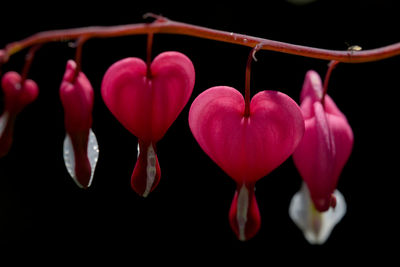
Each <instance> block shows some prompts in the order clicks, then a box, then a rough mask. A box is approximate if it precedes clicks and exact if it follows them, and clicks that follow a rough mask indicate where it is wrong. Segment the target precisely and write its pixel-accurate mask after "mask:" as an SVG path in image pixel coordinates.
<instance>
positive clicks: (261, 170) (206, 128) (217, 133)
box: [189, 86, 304, 240]
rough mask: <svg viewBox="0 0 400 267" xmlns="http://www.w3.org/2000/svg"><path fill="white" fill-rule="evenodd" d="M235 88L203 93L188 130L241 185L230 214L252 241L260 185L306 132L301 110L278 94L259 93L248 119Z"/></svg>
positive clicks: (237, 229)
mask: <svg viewBox="0 0 400 267" xmlns="http://www.w3.org/2000/svg"><path fill="white" fill-rule="evenodd" d="M244 110H245V101H244V99H243V96H242V95H241V94H240V93H239V91H237V90H236V89H234V88H232V87H228V86H217V87H213V88H210V89H208V90H206V91H204V92H203V93H201V94H200V95H199V96H198V97H197V98H196V99H195V100H194V102H193V104H192V106H191V108H190V111H189V126H190V129H191V131H192V133H193V135H194V137H195V139H196V140H197V142H198V143H199V145H200V147H201V148H202V149H203V150H204V151H205V153H206V154H207V155H208V156H209V157H210V158H211V159H212V160H213V161H214V162H215V163H216V164H217V165H218V166H220V167H221V168H222V169H223V170H224V171H225V172H226V173H227V174H228V175H229V176H230V177H231V178H232V179H233V180H234V181H235V182H236V184H237V190H236V192H235V196H234V198H233V201H232V205H231V208H230V212H229V221H230V224H231V227H232V229H233V231H234V232H235V234H236V235H237V237H238V238H239V239H240V240H248V239H250V238H251V237H253V236H254V235H255V234H256V233H257V231H258V229H259V227H260V224H261V220H260V213H259V210H258V206H257V201H256V198H255V192H254V186H255V183H256V182H257V181H258V180H259V179H261V178H262V177H264V176H266V175H267V174H269V173H270V172H271V171H272V170H274V169H275V168H276V167H278V166H279V165H280V164H282V163H283V162H284V161H285V160H286V159H287V158H288V157H289V156H290V155H291V154H292V153H293V151H294V149H295V148H296V146H297V144H298V143H299V142H300V140H301V138H302V136H303V132H304V121H303V117H302V115H301V111H300V108H299V106H298V105H297V104H296V103H295V101H293V100H292V99H291V98H290V97H289V96H287V95H285V94H283V93H280V92H276V91H262V92H259V93H257V94H256V95H255V96H254V97H253V98H252V100H251V103H250V115H249V116H245V115H244Z"/></svg>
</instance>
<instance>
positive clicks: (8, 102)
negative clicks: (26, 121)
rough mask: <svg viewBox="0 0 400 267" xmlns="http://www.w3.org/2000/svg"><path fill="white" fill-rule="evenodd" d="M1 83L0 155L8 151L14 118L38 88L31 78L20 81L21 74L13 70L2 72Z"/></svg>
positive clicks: (36, 93) (34, 96)
mask: <svg viewBox="0 0 400 267" xmlns="http://www.w3.org/2000/svg"><path fill="white" fill-rule="evenodd" d="M1 85H2V88H3V92H4V111H3V113H2V115H1V116H0V157H2V156H4V155H6V154H7V152H8V151H9V149H10V147H11V144H12V138H13V131H14V123H15V119H16V117H17V115H18V113H20V112H21V111H22V110H23V109H24V107H25V106H26V105H28V104H29V103H31V102H33V101H34V100H35V99H36V98H37V96H38V94H39V88H38V86H37V84H36V82H34V81H33V80H30V79H27V80H25V81H23V82H22V81H21V75H20V74H18V73H17V72H14V71H9V72H7V73H5V74H4V76H3V78H2V80H1Z"/></svg>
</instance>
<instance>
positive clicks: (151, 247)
mask: <svg viewBox="0 0 400 267" xmlns="http://www.w3.org/2000/svg"><path fill="white" fill-rule="evenodd" d="M395 2H396V1H392V2H390V1H323V0H319V1H316V2H314V3H312V4H309V5H305V6H297V5H292V4H289V3H287V2H285V1H264V2H262V3H256V2H250V1H237V2H235V3H234V2H232V1H231V2H229V3H217V2H216V1H215V3H213V4H209V3H206V2H189V1H186V2H184V3H182V4H172V3H170V2H168V3H167V1H163V2H162V3H156V2H147V3H145V2H144V1H137V2H135V3H133V2H132V3H130V4H127V3H128V2H125V3H119V2H118V1H105V2H104V3H99V1H97V2H96V3H93V4H91V5H88V6H83V4H82V2H73V1H65V2H56V1H54V2H53V3H50V4H42V3H40V2H37V1H35V2H34V3H33V2H32V3H30V4H21V3H15V4H12V3H2V4H1V6H0V10H1V15H0V47H3V46H4V45H6V44H7V43H10V42H12V41H16V40H20V39H23V38H25V37H27V36H29V35H31V34H34V33H36V32H39V31H44V30H51V29H63V28H71V27H81V26H93V25H117V24H128V23H139V22H143V21H145V20H143V19H142V15H143V14H144V13H146V12H153V13H156V14H162V15H164V16H166V17H168V18H170V19H173V20H177V21H182V22H187V23H192V24H197V25H200V26H206V27H210V28H215V29H220V30H225V31H232V32H237V33H245V34H249V35H254V36H259V37H264V38H269V39H274V40H278V41H284V42H291V43H295V44H301V45H308V46H314V47H320V48H326V49H335V50H346V49H347V47H348V46H350V45H360V46H361V47H363V49H372V48H376V47H380V46H384V45H388V44H392V43H395V42H399V41H400V34H399V26H400V23H399V18H398V14H397V13H398V9H397V8H396V6H395V5H394V3H395ZM168 50H176V51H180V52H183V53H185V54H186V55H187V56H188V57H189V58H191V59H192V61H193V64H194V66H195V69H196V84H195V88H194V91H193V94H192V97H191V99H190V100H189V103H188V104H187V106H186V107H185V109H184V110H183V112H182V113H181V115H180V116H179V117H178V119H177V120H176V121H175V122H174V124H173V125H172V126H171V128H170V129H169V131H168V132H167V134H166V135H165V137H164V138H163V139H162V140H161V141H160V142H159V143H158V145H157V149H158V157H159V161H160V165H161V169H162V177H161V181H160V184H159V185H158V187H157V188H156V190H155V191H153V192H152V193H151V194H150V195H149V197H148V198H146V199H143V198H141V197H139V196H138V195H137V194H136V193H135V192H134V191H132V189H131V188H130V176H131V172H132V170H133V167H134V164H135V161H136V144H137V143H136V142H137V139H136V137H134V136H133V135H131V134H130V133H129V132H128V131H127V130H126V129H124V128H123V127H122V126H121V125H120V123H119V122H118V121H117V120H116V119H115V118H114V117H113V116H112V115H111V113H110V112H109V111H108V110H107V108H106V106H105V105H104V103H103V101H102V99H101V96H100V84H101V79H102V76H103V74H104V72H105V71H106V70H107V68H108V67H109V66H110V65H111V64H112V63H114V62H115V61H117V60H119V59H122V58H124V57H128V56H135V57H141V58H143V59H144V58H145V54H146V36H130V37H119V38H112V39H107V40H98V39H93V40H90V41H88V42H87V43H86V44H85V46H84V51H83V61H82V68H83V71H84V72H85V73H86V75H87V76H88V78H89V79H90V80H91V82H92V85H93V88H94V90H95V106H94V113H93V116H94V122H93V130H94V132H95V134H96V135H97V138H98V143H99V146H100V158H99V161H98V164H97V168H96V173H95V177H94V181H93V183H92V186H91V187H90V188H89V189H88V190H82V189H80V188H78V187H77V186H76V185H75V183H74V182H73V180H72V179H71V178H70V177H69V175H68V173H67V171H66V169H65V167H64V162H63V157H62V144H63V139H64V134H65V133H64V127H63V111H62V107H61V103H60V101H59V97H58V89H59V85H60V82H61V78H62V75H63V73H64V68H65V64H66V61H67V60H68V59H70V58H73V56H74V52H75V51H74V49H73V48H69V47H68V44H67V43H52V44H47V45H45V46H43V47H42V49H40V50H39V51H38V52H37V54H36V57H35V60H34V62H33V64H32V69H31V71H30V73H29V77H30V78H32V79H34V80H35V81H36V82H37V83H38V85H39V87H40V95H39V98H38V99H37V101H36V102H34V103H33V104H31V105H30V106H29V107H27V108H26V109H25V110H24V111H23V113H21V114H20V116H19V117H18V120H17V124H16V128H15V141H14V144H13V147H12V149H11V151H10V153H9V154H8V155H7V156H6V157H5V158H2V159H0V245H1V246H2V247H4V248H5V249H2V250H0V254H1V253H3V254H4V255H2V256H5V255H8V256H11V255H13V254H10V251H11V252H18V253H19V255H18V256H16V257H14V258H13V259H14V260H21V259H26V258H27V259H29V260H46V259H49V256H59V258H58V259H59V260H60V261H61V260H65V259H75V257H76V256H85V257H86V258H87V259H89V260H90V261H93V262H94V261H96V260H99V259H100V260H102V259H104V258H112V259H114V260H117V259H129V260H130V262H131V263H132V264H133V263H136V261H137V260H139V259H143V260H145V261H146V262H148V263H151V262H152V261H154V260H155V259H157V258H159V259H162V260H163V261H164V263H165V262H167V261H171V262H179V261H182V262H186V264H187V265H189V266H191V265H193V264H195V263H198V262H199V261H206V262H207V261H209V260H210V261H214V262H215V261H216V259H221V260H223V261H221V262H224V261H225V260H228V259H231V260H232V259H233V260H234V261H239V260H245V261H246V262H248V261H249V260H250V261H251V260H258V259H260V260H261V261H262V263H263V264H266V265H267V264H270V263H271V262H274V261H275V260H279V262H280V263H285V262H288V261H295V262H297V263H299V262H302V263H313V262H318V263H321V264H324V263H327V262H333V261H339V262H345V261H347V260H348V259H349V256H350V258H352V259H355V260H356V261H358V262H362V261H365V260H368V261H369V260H371V259H378V260H380V261H381V260H386V259H391V258H392V257H394V256H395V255H396V254H394V252H393V251H392V250H391V249H393V250H394V251H395V250H396V248H397V249H398V239H399V237H400V233H399V226H398V224H399V219H398V216H397V213H398V210H399V208H398V203H399V197H398V196H397V194H398V184H399V183H398V181H397V180H398V179H399V175H398V168H397V167H398V158H399V157H398V149H399V141H398V136H399V135H398V129H397V128H398V127H397V124H398V114H399V111H398V106H399V105H398V100H397V92H398V90H400V80H399V79H398V77H399V69H400V58H399V57H394V58H391V59H387V60H383V61H379V62H373V63H363V64H339V66H338V67H337V68H336V69H335V71H334V72H333V75H332V80H331V82H330V87H329V88H330V89H329V94H330V95H331V96H332V97H333V99H334V100H335V101H336V104H337V105H338V106H339V107H340V109H341V110H342V111H343V112H344V113H345V114H346V116H347V118H348V120H349V123H350V125H351V126H352V128H353V131H354V136H355V143H354V150H353V153H352V155H351V157H350V160H349V162H348V164H347V165H346V167H345V168H344V170H343V173H342V176H341V179H340V181H339V185H338V189H339V190H340V191H341V192H342V193H343V195H344V197H345V198H346V201H347V205H348V211H347V214H346V216H345V217H344V218H343V220H342V222H341V223H340V224H339V225H337V227H336V228H335V229H334V231H333V232H332V235H331V237H330V238H329V239H328V241H327V242H326V244H324V245H323V246H312V245H309V244H308V243H307V241H306V240H305V239H304V238H303V236H302V233H301V232H300V230H299V229H298V228H297V227H296V226H295V225H294V223H293V222H292V221H291V220H290V218H289V216H288V206H289V202H290V200H291V198H292V196H293V195H294V194H295V192H297V190H298V189H299V188H300V184H301V178H300V177H299V175H298V173H297V171H296V169H295V168H294V165H293V162H292V160H291V159H289V160H287V161H286V162H285V163H284V164H282V165H281V166H280V167H279V168H277V169H276V170H275V171H273V172H272V173H271V174H270V175H268V176H267V177H264V178H263V179H261V180H260V181H259V182H258V183H257V185H256V189H257V190H256V197H257V200H258V204H259V208H260V212H261V217H262V226H261V229H260V231H259V233H258V234H257V236H256V237H254V238H253V239H251V240H249V241H247V242H240V241H238V240H237V239H236V237H235V236H234V234H233V232H232V231H231V229H230V227H229V223H228V216H227V215H228V210H229V207H230V203H231V200H232V197H233V194H234V190H235V184H234V182H233V180H231V179H230V178H229V177H228V176H227V175H226V174H225V173H224V172H223V171H222V170H221V169H219V167H218V166H216V165H215V164H214V163H213V162H212V161H211V160H210V159H209V158H208V157H207V156H206V155H205V154H204V152H203V151H202V150H201V149H200V147H199V146H198V145H197V143H196V142H195V140H194V138H193V137H192V134H191V132H190V130H189V127H188V123H187V117H188V111H189V107H190V104H191V102H192V101H193V100H194V99H195V97H196V96H197V95H198V94H199V93H201V92H202V91H204V90H205V89H207V88H209V87H212V86H216V85H228V86H233V87H235V88H237V89H238V90H239V91H241V92H243V85H244V76H245V75H244V73H245V63H246V60H247V56H248V53H249V51H250V49H249V48H248V47H242V46H238V45H233V44H227V43H220V42H216V41H211V40H203V39H199V38H194V37H188V36H177V35H156V36H155V37H154V45H153V56H155V55H157V54H159V53H161V52H163V51H168ZM23 58H24V51H23V52H21V53H19V54H17V55H15V56H13V57H12V58H11V60H10V62H9V63H7V64H6V65H5V66H3V72H5V71H7V70H17V71H19V70H21V68H22V66H23ZM257 58H258V62H256V63H253V72H252V84H251V86H252V94H255V93H256V92H258V91H260V90H267V89H268V90H279V91H282V92H284V93H286V94H288V95H290V96H291V97H292V98H293V99H295V100H296V101H298V100H299V94H300V90H301V87H302V83H303V79H304V75H305V73H306V71H307V70H309V69H314V70H316V71H318V72H319V73H320V74H321V75H322V77H323V76H324V75H325V71H326V69H327V63H328V62H327V61H323V60H317V59H308V58H303V57H299V56H293V55H285V54H280V53H276V52H268V51H261V52H258V54H257ZM27 252H33V253H32V255H30V256H27V255H28V254H26V253H27ZM216 255H217V256H220V257H218V258H213V256H216ZM32 256H33V257H32ZM184 256H190V259H189V261H186V260H185V261H184ZM319 256H322V257H324V259H323V261H321V259H318V260H317V258H318V257H319ZM57 262H58V261H55V263H57Z"/></svg>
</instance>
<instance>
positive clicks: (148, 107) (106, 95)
mask: <svg viewBox="0 0 400 267" xmlns="http://www.w3.org/2000/svg"><path fill="white" fill-rule="evenodd" d="M146 72H147V67H146V64H145V63H144V62H143V60H141V59H139V58H126V59H123V60H120V61H118V62H116V63H114V64H113V65H112V66H111V67H110V68H109V69H108V70H107V72H106V74H105V75H104V78H103V82H102V90H101V92H102V96H103V99H104V102H105V103H106V105H107V107H108V108H109V109H110V111H111V112H112V113H113V114H114V116H115V117H116V118H117V119H118V120H119V121H120V122H121V123H122V125H124V126H125V128H127V129H128V130H129V131H130V132H131V133H132V134H134V135H135V136H137V137H138V138H140V139H142V140H147V141H153V142H157V141H158V140H160V139H161V138H162V136H164V134H165V132H166V131H167V129H168V128H169V127H170V126H171V124H172V123H173V122H174V120H175V119H176V118H177V117H178V115H179V113H180V112H181V111H182V109H183V108H184V106H185V105H186V103H187V101H188V100H189V98H190V95H191V93H192V91H193V87H194V78H195V73H194V67H193V64H192V63H191V61H190V60H189V58H187V57H186V56H185V55H183V54H181V53H178V52H165V53H162V54H160V55H158V56H157V57H156V58H155V59H154V60H153V62H152V63H151V77H150V79H149V78H147V77H146Z"/></svg>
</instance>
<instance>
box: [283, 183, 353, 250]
mask: <svg viewBox="0 0 400 267" xmlns="http://www.w3.org/2000/svg"><path fill="white" fill-rule="evenodd" d="M334 195H335V197H336V207H335V208H334V209H333V208H329V210H327V211H325V212H319V211H317V210H316V209H315V207H314V205H313V203H312V200H311V197H310V193H309V191H308V189H307V186H306V185H305V184H304V183H303V185H302V187H301V189H300V191H299V192H297V193H296V194H295V195H294V196H293V198H292V201H291V202H290V207H289V215H290V218H291V219H292V220H293V221H294V222H295V223H296V225H297V226H298V227H299V228H300V229H301V230H302V231H303V234H304V236H305V238H306V239H307V241H308V242H309V243H310V244H323V243H325V242H326V240H327V239H328V237H329V236H330V234H331V232H332V230H333V228H334V227H335V226H336V224H338V223H339V222H340V220H341V219H342V218H343V216H344V215H345V214H346V201H345V199H344V197H343V195H342V194H341V193H340V192H339V191H338V190H335V192H334Z"/></svg>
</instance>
